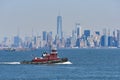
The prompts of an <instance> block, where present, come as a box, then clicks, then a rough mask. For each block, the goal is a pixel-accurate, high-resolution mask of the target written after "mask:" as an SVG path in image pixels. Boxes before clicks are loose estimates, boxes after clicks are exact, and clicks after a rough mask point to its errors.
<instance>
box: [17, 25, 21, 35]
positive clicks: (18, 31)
mask: <svg viewBox="0 0 120 80" xmlns="http://www.w3.org/2000/svg"><path fill="white" fill-rule="evenodd" d="M19 35H20V29H19V27H18V28H17V36H19Z"/></svg>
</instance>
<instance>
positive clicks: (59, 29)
mask: <svg viewBox="0 0 120 80" xmlns="http://www.w3.org/2000/svg"><path fill="white" fill-rule="evenodd" d="M57 35H58V36H59V39H62V35H63V34H62V16H57Z"/></svg>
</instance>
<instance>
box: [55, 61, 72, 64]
mask: <svg viewBox="0 0 120 80" xmlns="http://www.w3.org/2000/svg"><path fill="white" fill-rule="evenodd" d="M56 64H72V63H71V62H70V61H67V62H62V63H56Z"/></svg>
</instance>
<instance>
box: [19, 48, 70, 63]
mask: <svg viewBox="0 0 120 80" xmlns="http://www.w3.org/2000/svg"><path fill="white" fill-rule="evenodd" d="M67 61H68V58H59V57H58V55H57V50H56V49H55V48H54V49H52V50H51V53H47V52H44V53H43V54H42V57H34V59H32V60H31V61H22V62H20V63H21V64H54V63H63V62H67Z"/></svg>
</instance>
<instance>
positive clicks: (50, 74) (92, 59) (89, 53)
mask: <svg viewBox="0 0 120 80" xmlns="http://www.w3.org/2000/svg"><path fill="white" fill-rule="evenodd" d="M43 51H44V49H40V50H34V51H15V52H10V51H0V80H120V49H59V50H58V55H59V57H67V58H68V59H69V62H68V63H65V64H44V65H30V64H29V65H28V64H19V62H20V61H23V60H31V59H32V58H33V57H35V56H41V55H42V52H43Z"/></svg>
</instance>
